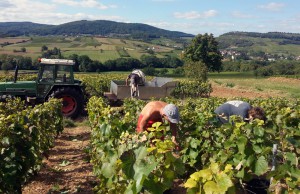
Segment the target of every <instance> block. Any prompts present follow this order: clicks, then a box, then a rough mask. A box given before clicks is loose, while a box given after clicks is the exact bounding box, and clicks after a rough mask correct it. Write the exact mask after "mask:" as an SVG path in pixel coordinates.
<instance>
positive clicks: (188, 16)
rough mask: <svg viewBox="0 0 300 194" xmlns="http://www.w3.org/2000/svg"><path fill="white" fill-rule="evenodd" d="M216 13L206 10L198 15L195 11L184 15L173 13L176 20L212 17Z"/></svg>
mask: <svg viewBox="0 0 300 194" xmlns="http://www.w3.org/2000/svg"><path fill="white" fill-rule="evenodd" d="M217 13H218V12H217V11H216V10H208V11H205V12H203V13H199V12H197V11H190V12H185V13H181V12H175V13H174V16H175V17H176V18H184V19H199V18H210V17H214V16H216V15H217Z"/></svg>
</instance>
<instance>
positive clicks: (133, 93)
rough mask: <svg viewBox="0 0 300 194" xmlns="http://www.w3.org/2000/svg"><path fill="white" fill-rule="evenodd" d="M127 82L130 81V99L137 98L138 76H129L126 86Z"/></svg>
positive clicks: (132, 74) (133, 74)
mask: <svg viewBox="0 0 300 194" xmlns="http://www.w3.org/2000/svg"><path fill="white" fill-rule="evenodd" d="M128 80H130V86H131V88H130V91H131V97H136V96H139V93H138V84H139V80H140V76H139V75H137V74H135V73H131V74H129V75H128V77H127V79H126V86H128Z"/></svg>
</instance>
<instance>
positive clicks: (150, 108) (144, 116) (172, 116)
mask: <svg viewBox="0 0 300 194" xmlns="http://www.w3.org/2000/svg"><path fill="white" fill-rule="evenodd" d="M163 119H166V120H167V121H168V122H169V123H170V128H171V131H172V141H173V143H175V145H176V146H178V143H177V141H176V136H177V124H178V123H179V111H178V108H177V106H175V105H174V104H167V103H165V102H162V101H152V102H149V103H148V104H146V106H145V107H144V108H143V110H142V112H141V114H140V116H139V119H138V123H137V128H136V131H137V132H138V133H140V132H143V131H145V130H147V129H148V128H150V127H152V124H153V123H155V122H163Z"/></svg>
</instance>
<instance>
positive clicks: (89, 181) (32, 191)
mask: <svg viewBox="0 0 300 194" xmlns="http://www.w3.org/2000/svg"><path fill="white" fill-rule="evenodd" d="M89 140H90V128H89V127H86V126H84V127H75V128H65V130H64V132H63V133H62V134H61V135H60V136H59V137H58V138H57V139H56V141H55V147H54V148H52V149H51V151H50V152H49V158H48V159H44V161H43V167H42V169H41V171H40V172H39V173H38V175H37V176H35V177H34V178H33V179H32V181H31V182H30V183H29V184H28V185H26V186H25V187H24V188H23V194H48V193H68V194H69V193H81V194H89V193H93V191H92V188H93V187H94V186H95V183H96V178H95V177H94V176H93V174H92V165H91V164H90V163H89V162H88V156H87V154H86V153H85V152H84V150H85V148H86V146H87V145H88V144H89Z"/></svg>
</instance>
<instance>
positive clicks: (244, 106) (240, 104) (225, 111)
mask: <svg viewBox="0 0 300 194" xmlns="http://www.w3.org/2000/svg"><path fill="white" fill-rule="evenodd" d="M215 113H216V114H217V115H218V119H219V121H220V122H221V123H223V124H224V123H228V122H229V118H230V116H231V115H237V116H240V117H242V118H243V120H244V121H246V122H249V121H252V120H254V119H260V120H263V121H266V116H265V112H264V110H263V109H262V108H260V107H252V106H251V105H250V104H249V103H248V102H244V101H240V100H232V101H228V102H225V103H224V104H222V105H221V106H219V107H218V108H216V110H215Z"/></svg>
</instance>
